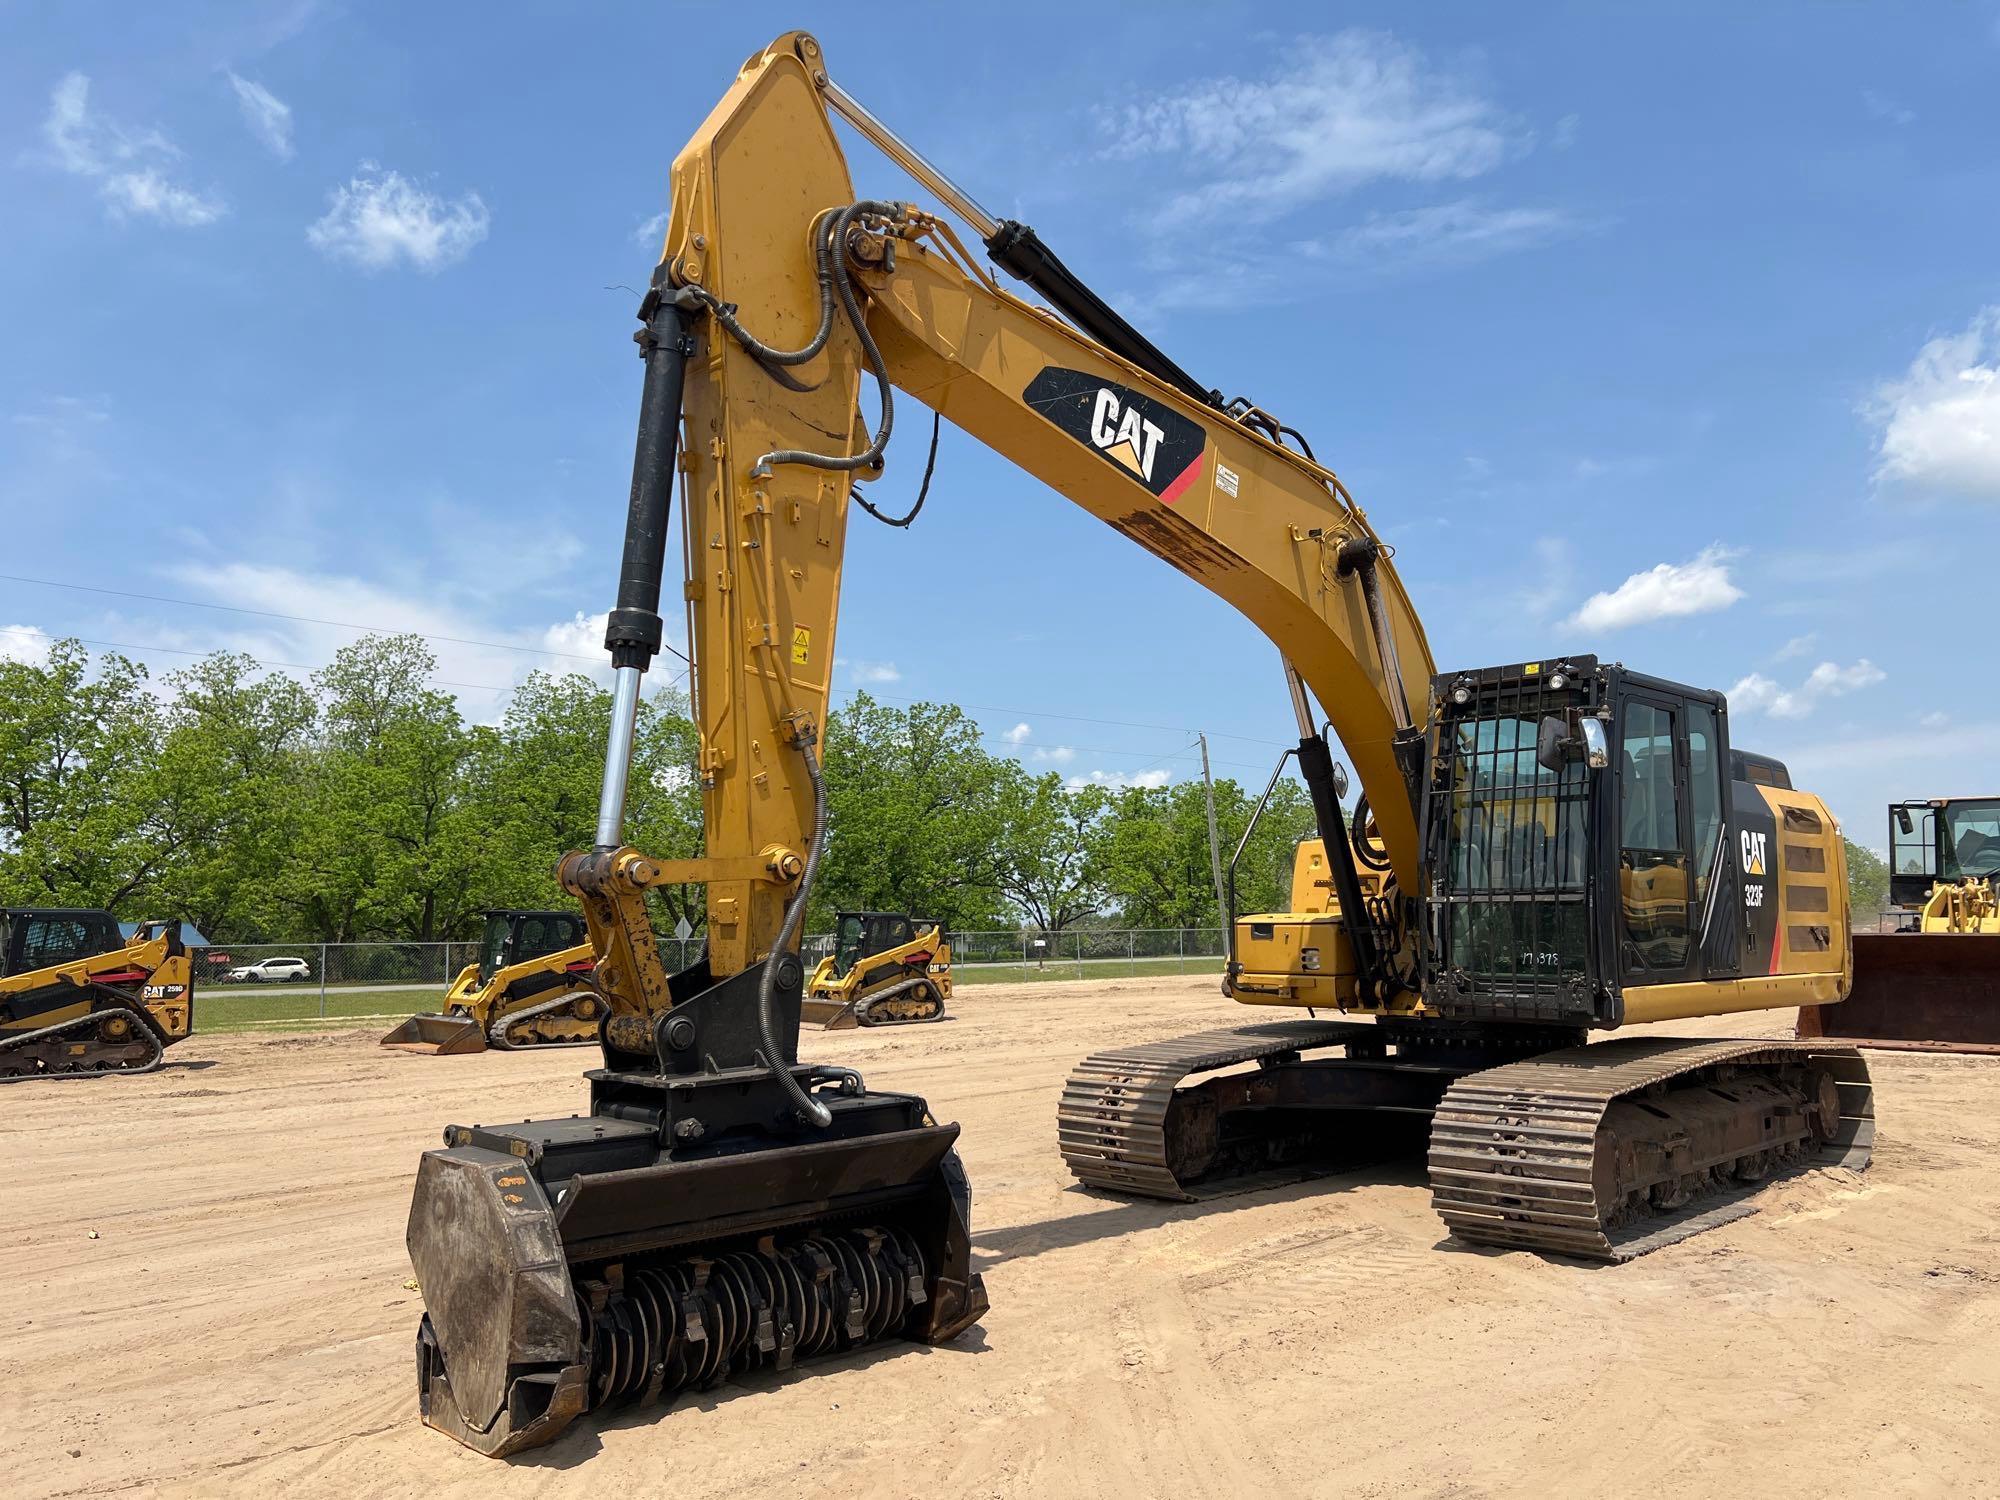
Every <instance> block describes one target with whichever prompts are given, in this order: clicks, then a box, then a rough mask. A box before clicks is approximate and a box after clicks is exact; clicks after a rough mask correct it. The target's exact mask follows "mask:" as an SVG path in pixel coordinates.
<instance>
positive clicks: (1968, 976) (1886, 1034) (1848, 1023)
mask: <svg viewBox="0 0 2000 1500" xmlns="http://www.w3.org/2000/svg"><path fill="white" fill-rule="evenodd" d="M1798 1034H1799V1035H1800V1036H1801V1037H1808V1038H1813V1037H1824V1038H1826V1039H1828V1040H1829V1041H1841V1042H1848V1043H1851V1044H1854V1045H1859V1046H1863V1047H1885V1048H1891V1049H1894V1050H1898V1051H1912V1052H1979V1053H2000V936H1996V935H1992V934H1986V933H1964V932H1885V933H1858V934H1856V935H1855V938H1854V989H1853V991H1852V992H1851V993H1850V994H1849V995H1848V997H1847V998H1846V999H1845V1000H1843V1001H1841V1002H1840V1003H1839V1004H1838V1005H1807V1006H1801V1007H1800V1009H1799V1025H1798Z"/></svg>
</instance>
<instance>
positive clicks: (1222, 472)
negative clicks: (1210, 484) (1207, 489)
mask: <svg viewBox="0 0 2000 1500" xmlns="http://www.w3.org/2000/svg"><path fill="white" fill-rule="evenodd" d="M1236 483H1237V480H1236V471H1235V470H1234V469H1232V468H1230V467H1229V465H1228V464H1217V465H1216V466H1215V487H1216V488H1217V489H1219V490H1221V491H1222V493H1223V494H1225V495H1233V494H1235V493H1236Z"/></svg>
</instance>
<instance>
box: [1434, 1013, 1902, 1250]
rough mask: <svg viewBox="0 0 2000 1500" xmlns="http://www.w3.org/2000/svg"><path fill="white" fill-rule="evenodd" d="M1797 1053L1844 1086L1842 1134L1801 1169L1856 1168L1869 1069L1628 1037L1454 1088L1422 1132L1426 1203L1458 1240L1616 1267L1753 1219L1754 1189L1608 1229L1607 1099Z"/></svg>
mask: <svg viewBox="0 0 2000 1500" xmlns="http://www.w3.org/2000/svg"><path fill="white" fill-rule="evenodd" d="M1799 1056H1803V1057H1804V1058H1806V1059H1807V1060H1809V1061H1813V1062H1818V1063H1822V1064H1824V1065H1825V1066H1826V1067H1827V1068H1828V1069H1829V1070H1830V1071H1831V1072H1832V1073H1833V1076H1834V1081H1835V1083H1836V1084H1837V1085H1838V1087H1839V1090H1840V1103H1841V1109H1840V1113H1841V1120H1840V1128H1839V1130H1838V1131H1837V1132H1836V1134H1835V1136H1834V1138H1833V1139H1832V1140H1830V1141H1828V1142H1827V1144H1826V1146H1825V1148H1824V1149H1823V1150H1822V1151H1821V1152H1820V1154H1819V1156H1818V1157H1817V1158H1816V1159H1814V1160H1812V1161H1810V1162H1807V1163H1801V1164H1799V1166H1798V1167H1795V1168H1794V1170H1800V1169H1802V1168H1803V1167H1804V1166H1844V1167H1850V1168H1853V1169H1855V1170H1860V1169H1861V1168H1864V1167H1866V1166H1867V1165H1868V1158H1869V1156H1870V1155H1871V1153H1872V1151H1873V1148H1874V1140H1875V1118H1874V1093H1873V1088H1872V1085H1871V1083H1870V1080H1869V1076H1868V1064H1867V1063H1866V1061H1864V1060H1863V1058H1862V1056H1861V1054H1860V1052H1859V1051H1857V1050H1856V1049H1854V1048H1852V1047H1842V1046H1838V1045H1830V1044H1827V1043H1823V1042H1773V1041H1741V1040H1739V1041H1694V1040H1687V1039H1683V1038H1677V1037H1627V1038H1614V1039H1612V1040H1610V1041H1604V1042H1592V1043H1590V1044H1589V1045H1588V1046H1583V1047H1568V1048H1564V1049H1562V1050H1561V1051H1557V1052H1548V1053H1544V1054H1542V1055H1541V1056H1539V1057H1535V1058H1530V1059H1528V1060H1527V1061H1524V1062H1517V1063H1508V1064H1506V1065H1504V1066H1502V1067H1497V1068H1488V1069H1486V1070H1485V1071H1484V1072H1480V1073H1474V1074H1472V1075H1471V1076H1469V1077H1466V1078H1462V1079H1460V1080H1459V1081H1458V1082H1457V1083H1455V1084H1453V1085H1452V1086H1451V1089H1450V1091H1449V1092H1447V1093H1446V1094H1445V1096H1444V1100H1443V1102H1442V1103H1441V1104H1440V1105H1439V1106H1438V1111H1437V1115H1436V1117H1435V1118H1434V1120H1433V1121H1432V1124H1431V1147H1430V1179H1431V1204H1432V1206H1433V1207H1434V1208H1435V1209H1436V1210H1437V1212H1438V1217H1439V1218H1441V1219H1443V1220H1444V1223H1445V1226H1446V1228H1448V1229H1449V1230H1450V1231H1451V1233H1452V1234H1453V1235H1455V1236H1456V1237H1457V1238H1459V1239H1461V1240H1469V1241H1471V1242H1473V1243H1475V1244H1482V1245H1498V1246H1503V1247H1506V1248H1510V1249H1521V1250H1535V1251H1540V1252H1543V1253H1547V1254H1556V1255H1570V1256H1579V1257H1583V1258H1585V1259H1591V1260H1609V1261H1624V1260H1630V1259H1632V1258H1633V1257H1634V1256H1637V1255H1644V1254H1645V1253H1646V1252H1647V1251H1649V1250H1657V1249H1659V1248H1660V1247H1661V1246H1662V1245H1670V1244H1673V1243H1674V1242H1675V1241H1676V1240H1683V1239H1686V1238H1688V1236H1690V1235H1693V1234H1698V1233H1700V1232H1701V1231H1703V1230H1705V1229H1710V1228H1714V1227H1715V1226H1716V1225H1718V1224H1723V1223H1727V1222H1728V1221H1729V1220H1731V1219H1737V1218H1742V1217H1743V1216H1745V1215H1747V1214H1751V1213H1755V1212H1756V1207H1755V1205H1754V1204H1752V1203H1750V1202H1748V1201H1747V1200H1748V1199H1749V1198H1750V1197H1752V1196H1753V1195H1754V1194H1755V1193H1756V1192H1757V1191H1758V1190H1759V1187H1760V1186H1761V1184H1756V1183H1749V1184H1745V1185H1744V1186H1743V1187H1741V1188H1740V1189H1736V1190H1732V1191H1728V1192H1723V1193H1712V1194H1710V1195H1708V1196H1706V1197H1702V1198H1698V1199H1696V1200H1695V1201H1693V1202H1692V1203H1690V1204H1688V1205H1686V1206H1684V1207H1682V1208H1680V1209H1676V1210H1670V1211H1667V1212H1664V1213H1661V1214H1658V1215H1655V1216H1653V1217H1651V1218H1647V1219H1642V1220H1639V1221H1638V1222H1636V1223H1632V1224H1629V1225H1624V1226H1619V1227H1615V1228H1613V1227H1607V1226H1606V1225H1605V1222H1604V1210H1605V1208H1606V1207H1613V1208H1615V1207H1616V1206H1617V1205H1616V1204H1612V1205H1600V1204H1599V1203H1598V1202H1597V1200H1596V1187H1595V1184H1594V1181H1593V1172H1592V1164H1593V1162H1594V1160H1595V1155H1596V1149H1597V1131H1598V1128H1599V1126H1600V1125H1601V1124H1602V1122H1603V1119H1604V1115H1605V1112H1606V1111H1607V1110H1608V1109H1609V1108H1610V1107H1611V1105H1612V1103H1613V1101H1615V1100H1617V1099H1620V1098H1622V1097H1624V1096H1626V1095H1629V1094H1634V1093H1638V1092H1639V1091H1641V1090H1643V1089H1645V1088H1647V1087H1649V1086H1651V1085H1652V1084H1655V1083H1659V1082H1662V1081H1664V1080H1667V1079H1671V1078H1675V1077H1678V1076H1681V1075H1684V1074H1687V1073H1692V1072H1695V1071H1697V1070H1699V1069H1702V1068H1708V1067H1713V1066H1715V1065H1717V1064H1720V1063H1735V1064H1738V1065H1747V1066H1756V1065H1759V1064H1767V1063H1774V1062H1777V1061H1780V1060H1782V1059H1785V1058H1788V1057H1799Z"/></svg>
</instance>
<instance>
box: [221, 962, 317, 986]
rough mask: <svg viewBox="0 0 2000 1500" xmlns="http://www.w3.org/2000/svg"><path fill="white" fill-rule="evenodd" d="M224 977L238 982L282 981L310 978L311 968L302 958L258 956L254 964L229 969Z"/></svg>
mask: <svg viewBox="0 0 2000 1500" xmlns="http://www.w3.org/2000/svg"><path fill="white" fill-rule="evenodd" d="M225 977H226V978H228V979H231V980H234V981H236V982H237V983H239V984H240V983H243V982H245V981H247V980H260V979H261V980H272V981H277V982H283V981H284V980H287V979H310V978H312V969H311V968H310V967H309V966H308V965H307V963H306V961H305V960H304V959H303V958H260V959H258V960H257V962H255V963H254V964H244V965H242V966H241V967H240V968H235V969H231V970H230V971H229V973H228V974H227V975H226V976H225Z"/></svg>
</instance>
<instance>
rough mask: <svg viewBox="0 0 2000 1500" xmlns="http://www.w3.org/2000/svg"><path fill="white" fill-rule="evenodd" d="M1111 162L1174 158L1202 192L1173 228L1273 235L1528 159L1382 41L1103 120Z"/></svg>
mask: <svg viewBox="0 0 2000 1500" xmlns="http://www.w3.org/2000/svg"><path fill="white" fill-rule="evenodd" d="M1098 124H1099V126H1100V128H1101V129H1102V130H1103V132H1104V133H1105V135H1106V136H1107V137H1108V138H1109V140H1108V144H1107V145H1106V147H1105V151H1104V154H1105V155H1106V156H1109V157H1112V158H1115V159H1125V160H1133V159H1138V158H1142V157H1158V156H1164V157H1169V158H1171V159H1173V160H1174V161H1176V162H1177V163H1179V164H1181V165H1182V166H1184V167H1186V168H1188V169H1190V170H1191V171H1192V173H1193V174H1194V175H1195V176H1196V178H1197V179H1198V180H1197V181H1196V182H1195V183H1193V184H1192V185H1191V186H1189V187H1188V188H1186V189H1185V190H1183V191H1181V192H1178V193H1175V194H1173V195H1171V196H1170V197H1169V198H1168V200H1167V201H1166V204H1165V206H1164V211H1163V215H1162V216H1163V218H1164V219H1166V220H1169V221H1173V222H1176V223H1179V224H1182V225H1183V226H1184V225H1185V221H1186V220H1187V218H1188V217H1189V216H1204V217H1209V218H1212V217H1214V216H1216V215H1218V214H1226V215H1229V216H1231V217H1234V218H1237V219H1239V220H1248V221H1250V222H1265V221H1269V220H1272V219H1276V218H1279V217H1281V216H1283V215H1285V214H1287V213H1291V212H1293V211H1295V210H1297V209H1298V208H1300V207H1301V206H1304V205H1306V204H1309V203H1311V202H1314V201H1317V200H1320V199H1323V198H1327V197H1331V196H1334V195H1336V194H1340V193H1344V192H1348V191H1350V190H1352V189H1354V188H1357V187H1359V186H1361V185H1363V184H1364V183H1368V182H1372V181H1377V180H1381V179H1394V180H1399V181H1406V182H1442V181H1461V180H1464V179H1467V178H1472V177H1477V176H1479V175H1480V174H1482V173H1484V172H1489V171H1491V170H1492V169H1493V168H1494V167H1496V166H1498V165H1500V163H1501V162H1502V161H1504V160H1505V159H1506V158H1507V157H1508V155H1509V154H1511V153H1513V152H1515V151H1518V150H1525V149H1526V145H1527V141H1526V138H1525V136H1524V135H1523V134H1522V133H1521V132H1520V131H1519V130H1518V129H1517V128H1516V127H1515V126H1514V125H1513V123H1512V122H1510V121H1509V120H1508V119H1507V118H1506V117H1505V116H1504V115H1503V114H1502V113H1501V111H1500V110H1499V109H1498V108H1497V107H1496V106H1495V105H1493V104H1492V103H1491V102H1489V101H1488V100H1487V99H1485V98H1483V97H1482V96H1481V95H1480V93H1479V91H1478V90H1477V89H1475V88H1474V87H1473V86H1472V85H1471V84H1469V83H1467V82H1465V81H1463V80H1460V79H1457V78H1453V77H1451V76H1450V75H1448V74H1445V73H1442V72H1439V71H1437V70H1435V69H1433V68H1432V67H1431V66H1430V65H1429V64H1428V63H1427V62H1426V60H1425V58H1424V56H1423V54H1422V53H1421V52H1419V51H1418V50H1417V49H1416V48H1414V47H1411V46H1409V45H1407V44H1405V43H1403V42H1400V41H1398V40H1397V39H1396V38H1395V37H1393V36H1389V35H1387V34H1385V33H1382V32H1371V31H1361V30H1349V31H1342V32H1339V33H1337V34H1336V35H1333V36H1327V37H1306V38H1302V39H1300V40H1298V41H1297V42H1294V43H1291V44H1289V45H1288V47H1287V49H1286V56H1285V61H1284V62H1283V63H1282V64H1281V65H1280V66H1278V67H1277V68H1275V69H1273V70H1272V71H1270V72H1269V73H1267V74H1265V75H1264V76H1262V77H1259V78H1236V77H1220V78H1208V79H1199V80H1195V81H1193V82H1191V83H1188V84H1186V85H1184V86H1182V87H1180V88H1177V89H1175V90H1173V91H1172V92H1169V93H1165V94H1161V95H1159V96H1157V97H1154V98H1151V99H1143V100H1137V101H1133V102H1130V103H1127V104H1125V105H1123V106H1122V107H1118V108H1112V109H1104V110H1100V111H1099V113H1098Z"/></svg>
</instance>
